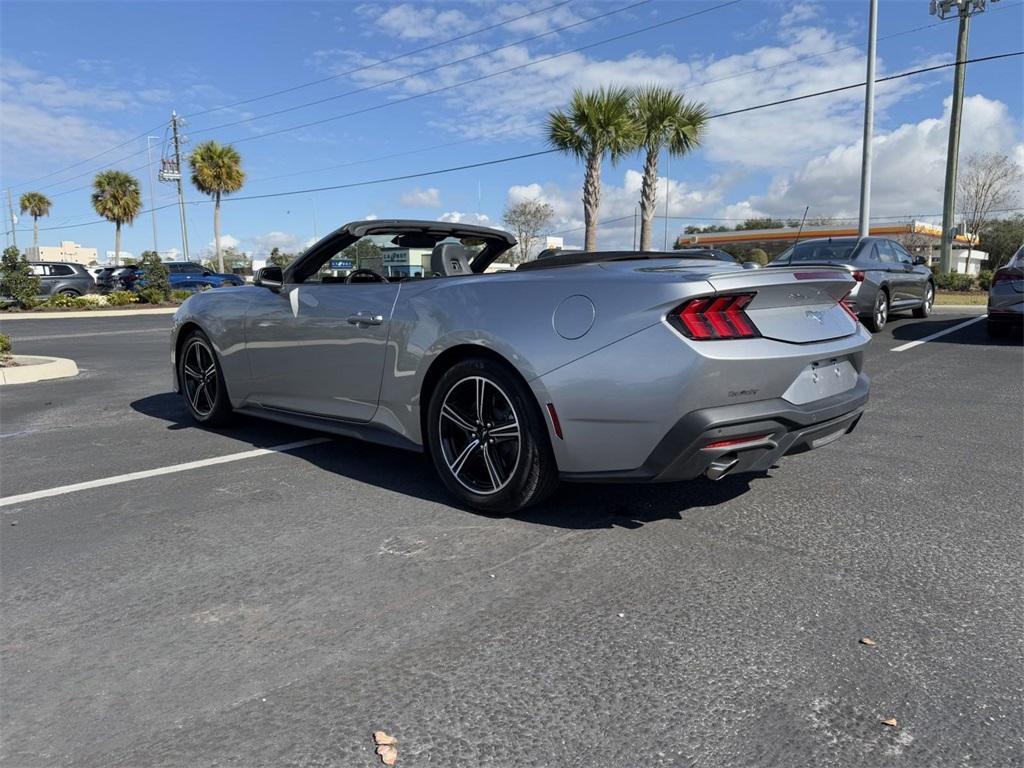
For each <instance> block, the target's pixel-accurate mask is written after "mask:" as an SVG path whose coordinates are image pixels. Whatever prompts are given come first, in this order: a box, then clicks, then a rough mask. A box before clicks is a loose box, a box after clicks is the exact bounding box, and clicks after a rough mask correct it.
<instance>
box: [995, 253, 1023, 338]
mask: <svg viewBox="0 0 1024 768" xmlns="http://www.w3.org/2000/svg"><path fill="white" fill-rule="evenodd" d="M986 323H987V325H988V332H989V335H991V336H1002V335H1004V334H1006V333H1010V332H1016V333H1017V334H1020V332H1021V327H1022V326H1024V245H1022V246H1021V247H1020V248H1019V249H1018V250H1017V252H1016V253H1015V254H1014V255H1013V258H1012V259H1010V261H1009V262H1007V263H1006V264H1005V265H1004V266H1002V267H1000V268H999V269H997V270H996V272H995V274H994V275H992V284H991V285H990V286H989V289H988V319H987V320H986Z"/></svg>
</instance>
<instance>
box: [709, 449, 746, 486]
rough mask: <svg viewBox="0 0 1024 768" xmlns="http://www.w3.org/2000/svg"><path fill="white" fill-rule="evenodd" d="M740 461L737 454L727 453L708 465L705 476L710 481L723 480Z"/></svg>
mask: <svg viewBox="0 0 1024 768" xmlns="http://www.w3.org/2000/svg"><path fill="white" fill-rule="evenodd" d="M739 460H740V457H739V456H737V455H736V454H735V453H727V454H725V455H724V456H719V457H718V458H717V459H715V460H714V461H712V462H711V463H710V464H709V465H708V468H707V469H706V470H704V476H705V477H706V478H707V479H708V480H721V479H722V478H723V477H725V476H726V475H727V474H729V472H730V471H731V470H732V468H733V467H735V466H736V464H738V463H739Z"/></svg>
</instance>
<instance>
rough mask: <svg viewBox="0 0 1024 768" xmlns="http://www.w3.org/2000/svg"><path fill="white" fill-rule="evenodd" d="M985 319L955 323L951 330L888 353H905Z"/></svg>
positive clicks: (911, 342)
mask: <svg viewBox="0 0 1024 768" xmlns="http://www.w3.org/2000/svg"><path fill="white" fill-rule="evenodd" d="M986 317H988V315H978V316H977V317H972V318H971V319H970V320H964V321H963V322H962V323H957V324H956V325H954V326H953V327H952V328H944V329H943V330H941V331H936V332H935V333H932V334H929V335H928V336H925V337H924V338H923V339H918V340H917V341H908V342H907V343H906V344H900V345H899V346H898V347H893V348H892V349H891V350H889V351H890V352H906V351H907V350H908V349H913V348H914V347H919V346H921V345H922V344H926V343H928V342H929V341H934V340H935V339H938V338H940V337H942V336H946V335H948V334H950V333H954V332H956V331H959V330H960V329H961V328H966V327H967V326H968V325H973V324H974V323H976V322H978V321H979V320H984V319H985V318H986Z"/></svg>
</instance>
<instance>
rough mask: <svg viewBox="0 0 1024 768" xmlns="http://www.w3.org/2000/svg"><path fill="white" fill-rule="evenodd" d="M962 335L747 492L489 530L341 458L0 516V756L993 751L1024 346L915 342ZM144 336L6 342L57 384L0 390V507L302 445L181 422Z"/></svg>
mask: <svg viewBox="0 0 1024 768" xmlns="http://www.w3.org/2000/svg"><path fill="white" fill-rule="evenodd" d="M969 319H971V316H970V315H968V314H963V313H960V312H958V311H954V312H949V311H947V312H943V313H940V314H936V315H934V316H933V317H932V318H931V319H929V320H927V321H914V320H912V319H909V317H908V318H899V319H896V320H895V321H894V322H893V323H892V324H891V325H890V326H889V327H888V328H887V329H886V330H885V331H884V332H883V333H881V334H878V335H877V336H876V337H875V339H874V341H873V342H872V346H871V347H870V348H869V352H868V363H867V368H868V372H869V374H870V375H871V376H872V379H873V392H872V400H871V403H870V405H869V410H868V412H867V415H866V416H865V418H864V419H863V420H862V422H861V424H860V426H859V428H858V429H857V431H856V432H854V433H853V434H852V435H850V436H848V437H846V438H845V439H843V440H840V441H838V442H836V443H833V444H832V445H829V446H827V447H825V448H822V449H820V450H818V451H814V452H811V453H807V454H802V455H798V456H791V457H787V458H786V459H785V460H784V461H783V462H782V463H781V465H780V466H779V467H778V468H777V469H774V470H773V471H772V472H771V473H770V476H769V477H757V478H753V479H742V478H733V479H726V480H724V481H722V482H720V483H718V484H713V483H710V482H707V481H699V482H694V483H690V484H680V485H662V486H585V485H584V486H572V485H563V486H562V488H561V489H560V491H559V492H558V493H557V495H556V496H555V497H554V499H553V500H552V501H550V502H549V503H546V504H545V505H543V506H542V507H538V508H535V509H531V510H529V511H528V512H527V513H525V514H523V515H521V516H518V517H514V518H499V519H495V518H489V517H483V516H480V515H476V514H473V513H471V512H467V511H464V510H462V509H457V508H454V507H452V506H450V504H449V503H448V502H449V499H448V497H447V496H446V494H445V492H444V490H443V488H442V486H441V485H440V483H439V482H438V481H436V480H435V478H434V477H433V476H432V474H431V472H430V470H429V468H428V467H427V466H426V463H425V462H424V461H422V460H421V459H420V458H419V457H417V456H415V455H412V454H407V453H404V452H400V451H394V450H388V449H383V448H378V447H374V446H369V445H365V444H361V443H357V442H354V441H348V440H343V439H335V440H330V441H326V442H323V443H316V444H312V445H308V446H306V447H303V448H299V449H296V450H292V451H289V452H270V453H267V454H265V455H258V456H250V457H248V458H242V459H239V460H236V461H231V462H227V463H221V464H213V465H208V466H202V467H198V468H195V469H191V470H187V471H179V472H173V473H169V474H164V475H157V476H153V477H147V478H144V479H139V480H134V481H130V482H123V483H117V484H112V485H105V486H101V487H96V488H88V489H84V490H79V491H74V492H69V493H61V494H59V495H53V496H46V497H42V498H35V499H31V500H28V501H24V502H20V503H14V504H7V505H5V506H0V512H2V527H0V530H2V537H0V575H2V581H3V584H2V610H3V616H4V622H3V638H2V640H0V643H2V648H0V651H2V655H0V659H2V670H0V683H2V694H0V696H2V718H3V719H2V729H3V743H2V747H0V761H2V763H3V765H5V766H11V768H30V767H32V766H65V765H67V766H97V767H99V766H102V767H103V768H111V767H113V766H214V765H216V766H362V765H366V766H371V765H375V764H378V763H377V758H376V757H375V756H374V755H373V745H372V742H371V740H370V734H371V732H372V731H373V730H375V729H384V730H387V731H388V732H389V733H393V734H394V735H396V736H397V738H398V739H399V745H398V749H399V758H398V765H399V766H425V765H436V766H457V765H473V766H564V765H574V766H729V767H730V768H732V767H735V766H786V767H787V768H790V767H792V766H811V765H813V766H923V767H927V768H935V767H936V766H1000V767H1001V766H1010V765H1020V764H1022V762H1024V723H1022V703H1024V702H1022V685H1021V680H1022V676H1021V670H1022V669H1024V585H1022V579H1021V573H1022V570H1021V565H1022V559H1024V556H1022V552H1024V548H1022V545H1024V515H1022V467H1021V458H1022V444H1024V434H1022V419H1021V415H1022V413H1024V388H1022V371H1024V351H1022V348H1021V346H1020V344H1018V343H1014V342H1011V341H999V342H993V341H990V340H989V339H988V337H987V336H986V334H985V330H984V323H983V322H975V323H971V324H967V325H965V326H963V327H961V328H960V329H958V330H956V331H954V332H953V333H950V334H947V335H944V336H941V337H939V338H936V339H934V340H932V341H928V342H926V343H924V344H920V345H916V346H910V347H907V345H908V344H909V343H910V342H913V341H915V340H920V339H924V338H925V337H928V336H929V335H931V334H933V333H936V332H938V331H942V330H945V329H948V328H951V327H953V326H956V325H958V324H961V323H964V322H965V321H966V320H969ZM168 321H169V318H168V317H166V316H163V317H159V316H158V317H146V318H143V317H137V318H112V319H105V318H104V319H99V318H96V319H85V320H69V319H60V320H43V319H41V320H35V319H33V320H18V321H9V322H0V325H2V326H3V331H4V332H5V333H8V334H10V335H11V336H12V337H13V340H14V344H15V347H16V350H17V351H18V352H21V353H24V354H42V355H58V356H65V357H72V358H74V359H75V360H76V361H77V362H78V365H79V368H80V369H81V374H80V375H79V376H78V377H76V378H73V379H67V380H60V381H52V382H45V383H40V384H35V385H20V386H13V387H10V386H9V387H4V388H3V391H2V392H0V399H2V406H0V409H2V410H0V432H2V448H0V450H2V455H0V461H2V478H0V481H2V487H0V495H2V496H3V497H11V496H16V495H20V494H29V493H33V492H36V491H42V490H46V489H52V488H55V487H58V486H65V485H69V484H75V483H84V482H87V481H92V480H99V479H103V478H109V477H114V476H121V475H124V474H126V473H132V472H139V471H144V470H151V469H155V468H162V467H168V466H171V465H177V464H181V463H183V462H191V461H198V460H202V459H209V458H214V457H221V456H228V455H230V454H236V453H240V452H244V451H252V449H253V448H259V447H268V446H278V445H282V444H287V443H292V442H295V441H302V440H306V439H311V438H316V437H318V435H316V434H314V433H305V432H301V431H299V430H295V429H291V428H286V427H282V426H277V425H273V424H269V423H262V422H258V421H254V420H248V419H243V420H239V422H238V423H237V425H235V426H234V427H233V428H231V429H225V430H218V431H206V430H201V429H198V428H196V427H195V426H193V425H192V424H191V423H189V421H188V420H187V417H186V412H185V409H184V407H183V406H182V404H181V403H180V402H179V399H178V398H177V397H176V396H175V395H173V394H171V393H170V373H169V369H168V350H167V337H166V328H167V325H168ZM899 347H902V348H903V350H902V351H893V350H894V348H899ZM0 501H2V500H0ZM864 637H870V638H872V639H873V640H874V641H875V642H876V643H877V644H876V645H875V646H868V645H864V644H861V643H860V642H859V641H860V640H861V638H864ZM888 718H896V720H897V725H896V726H895V727H891V726H887V725H884V724H883V723H882V721H883V720H885V719H888Z"/></svg>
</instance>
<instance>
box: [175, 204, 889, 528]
mask: <svg viewBox="0 0 1024 768" xmlns="http://www.w3.org/2000/svg"><path fill="white" fill-rule="evenodd" d="M363 238H366V239H367V240H368V241H369V243H371V244H372V245H373V248H370V247H369V245H367V247H365V248H362V247H361V248H360V250H361V251H362V252H363V253H366V254H367V255H366V259H367V260H366V261H364V262H363V263H362V264H360V265H358V268H357V269H354V270H353V271H352V272H350V273H349V274H348V275H347V276H345V277H344V278H338V277H335V276H333V273H331V272H329V271H326V268H327V267H328V266H329V263H330V261H331V259H332V258H340V256H339V254H341V252H342V251H344V250H345V249H346V248H348V247H349V246H352V245H353V244H354V243H356V242H357V241H359V240H361V239H363ZM514 244H515V240H514V238H512V236H511V235H509V234H508V233H506V232H501V231H497V230H493V229H487V228H484V227H478V226H469V225H462V224H449V223H444V222H436V221H404V220H391V221H381V220H377V221H361V222H355V223H352V224H348V225H346V226H344V227H341V228H340V229H338V230H337V231H335V232H333V233H331V234H330V235H328V236H327V237H325V238H324V239H323V240H321V241H320V242H318V243H316V244H315V245H313V246H312V247H310V248H309V249H308V250H307V251H306V252H305V253H303V254H302V255H300V256H299V257H298V258H297V259H296V260H295V261H293V262H292V263H291V264H290V265H289V266H288V267H287V268H286V269H284V270H283V271H282V270H281V268H280V267H265V268H264V269H262V270H260V271H259V272H258V273H257V276H256V279H255V281H254V284H253V285H252V286H245V287H237V288H234V287H229V288H221V289H218V290H216V291H207V292H205V293H200V294H196V295H194V296H192V297H191V298H189V299H188V300H187V301H185V303H184V304H182V306H181V307H180V308H179V310H178V312H177V314H176V315H175V316H174V323H173V330H172V335H171V357H172V369H173V375H174V385H175V388H176V390H178V391H180V392H181V393H182V394H183V395H184V399H185V402H186V404H187V407H188V409H189V411H190V412H191V415H192V417H193V418H194V419H195V420H196V421H198V422H199V423H201V424H217V423H221V422H223V421H224V420H225V419H226V418H227V417H228V416H229V415H230V413H231V412H232V411H240V412H242V413H248V414H253V415H257V416H261V417H264V418H268V419H273V420H276V421H281V422H285V423H287V424H294V425H298V426H303V427H312V428H315V429H320V430H324V431H328V432H333V433H337V434H341V435H347V436H353V437H358V438H363V439H367V440H372V441H375V442H379V443H385V444H388V445H392V446H397V447H402V448H408V449H411V450H414V451H421V452H422V451H425V452H426V453H427V454H429V456H430V459H431V461H432V462H433V464H434V467H435V468H436V469H437V472H438V474H439V475H440V477H441V479H442V480H443V482H444V483H445V485H446V486H447V487H448V488H449V489H450V490H451V491H452V493H453V494H455V496H457V497H458V498H459V499H460V500H461V501H462V502H463V503H465V504H467V505H469V506H472V507H475V508H478V509H484V510H489V511H511V510H516V509H519V508H522V507H524V506H526V505H528V504H531V503H534V502H536V501H538V500H540V499H542V498H543V497H544V496H545V495H546V494H548V493H549V492H550V491H551V490H552V489H553V488H554V486H555V484H556V483H557V481H558V479H559V478H562V479H565V480H585V481H618V482H636V481H672V480H686V479H690V478H695V477H697V476H699V475H706V476H708V477H710V478H713V479H717V478H720V477H723V476H725V475H727V474H730V473H740V472H752V471H763V470H766V469H768V468H769V467H771V466H772V465H773V464H774V463H775V462H776V461H777V460H778V459H779V458H780V457H781V456H782V455H783V454H785V453H789V452H794V451H802V450H807V449H811V448H817V447H819V446H822V445H825V444H826V443H828V442H831V441H832V440H834V439H837V438H839V437H841V436H842V435H844V434H846V433H847V432H849V431H850V430H852V429H853V428H854V426H855V425H856V424H857V421H858V420H859V419H860V417H861V414H862V412H863V410H864V407H865V404H866V402H867V398H868V379H867V378H866V377H865V376H864V374H863V373H862V371H861V369H862V366H863V360H864V358H863V350H864V347H865V345H866V344H867V343H868V341H869V339H870V335H869V334H868V333H867V332H866V331H865V330H864V329H863V328H862V327H861V325H860V323H858V322H857V320H856V318H854V317H853V316H852V315H851V314H850V313H849V311H848V310H847V309H846V308H845V307H844V306H843V304H842V300H843V298H844V297H845V296H846V295H847V293H848V292H849V291H850V289H851V288H852V287H853V286H854V280H853V278H852V277H851V275H850V273H849V272H848V271H847V270H845V269H837V268H828V267H819V268H817V269H814V270H806V269H804V268H802V267H798V268H795V269H782V268H779V269H770V270H768V269H765V270H749V269H744V268H743V267H741V266H740V265H738V264H728V263H724V262H722V261H717V260H709V259H706V258H695V259H688V258H686V257H685V256H682V257H680V256H678V255H676V254H674V253H671V252H669V253H643V254H641V253H636V252H617V253H579V252H577V253H561V254H557V255H553V256H551V257H549V258H547V259H544V260H537V261H534V262H529V263H527V264H524V265H522V266H520V267H519V268H518V270H516V271H514V272H505V273H495V274H484V270H485V269H486V268H487V266H488V265H489V264H491V263H492V262H493V261H494V260H495V259H497V258H498V257H499V256H500V255H501V254H502V253H503V252H505V251H507V250H508V249H509V248H511V247H512V246H513V245H514ZM360 246H362V244H360ZM389 248H394V249H395V250H396V252H397V250H399V249H401V250H403V251H407V250H408V249H428V248H429V249H432V250H431V251H430V252H429V253H430V257H429V258H430V263H429V265H424V266H425V269H424V271H425V273H426V274H429V275H431V276H430V277H420V278H404V279H401V280H400V281H389V280H388V279H387V278H386V277H384V276H383V275H382V274H381V273H380V272H379V271H378V269H372V268H370V267H368V266H364V264H378V265H379V264H380V263H383V260H384V259H386V258H387V254H388V249H389ZM353 250H355V249H353ZM349 253H351V251H349Z"/></svg>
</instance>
